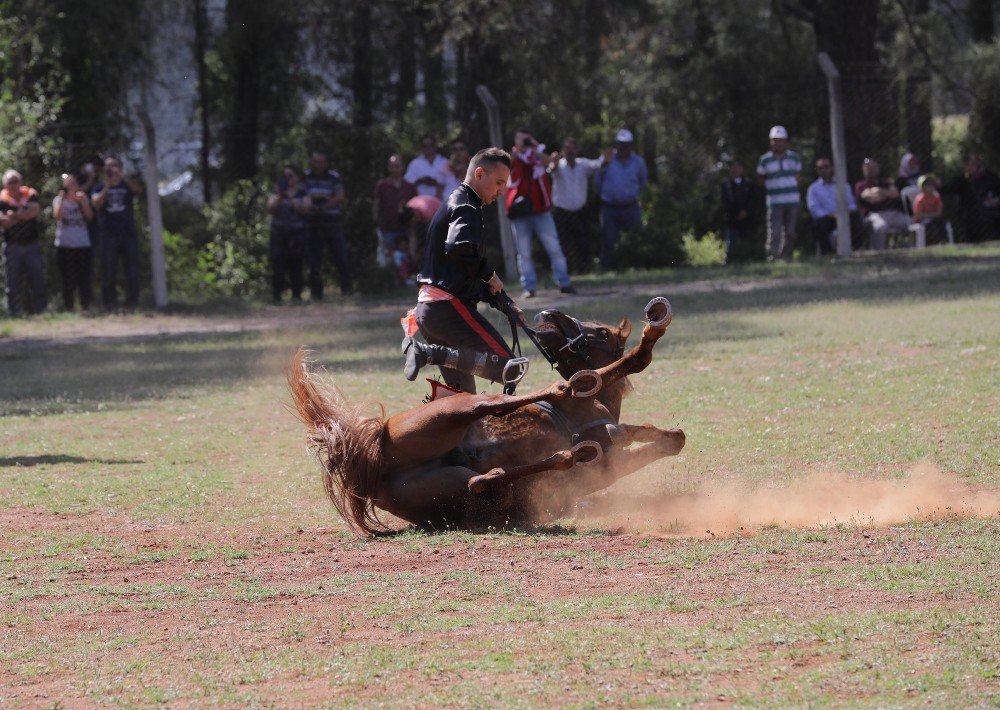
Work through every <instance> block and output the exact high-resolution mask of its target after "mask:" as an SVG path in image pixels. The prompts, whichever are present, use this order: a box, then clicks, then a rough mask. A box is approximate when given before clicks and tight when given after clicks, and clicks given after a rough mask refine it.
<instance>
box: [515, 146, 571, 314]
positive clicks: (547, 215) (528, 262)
mask: <svg viewBox="0 0 1000 710" xmlns="http://www.w3.org/2000/svg"><path fill="white" fill-rule="evenodd" d="M544 151H545V146H544V145H539V144H538V141H536V140H535V137H534V136H532V135H531V131H529V130H528V129H526V128H522V129H520V130H519V131H518V132H517V133H516V134H515V135H514V148H513V150H511V167H510V184H509V185H508V186H507V216H508V217H510V224H511V227H512V228H513V229H514V241H515V242H516V244H517V270H518V271H519V272H520V274H521V286H522V287H524V294H523V296H522V297H523V298H534V297H535V289H536V288H537V277H536V275H535V264H534V262H533V261H532V259H531V235H532V234H537V235H538V239H539V240H540V241H541V242H542V246H543V247H545V251H546V252H547V253H548V255H549V262H550V263H551V264H552V278H553V279H555V282H556V284H558V286H559V290H560V291H561V292H562V293H569V294H573V293H576V289H575V288H573V285H572V284H571V283H570V280H569V268H568V266H567V265H566V257H565V256H564V255H563V251H562V246H561V245H560V244H559V232H558V231H556V223H555V220H554V219H552V179H551V178H550V177H549V173H548V171H547V167H548V163H549V160H548V157H547V156H546V155H545V153H544Z"/></svg>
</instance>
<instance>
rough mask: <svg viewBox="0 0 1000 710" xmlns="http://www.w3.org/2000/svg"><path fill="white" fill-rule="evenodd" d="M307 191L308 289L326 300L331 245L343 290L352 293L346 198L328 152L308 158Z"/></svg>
mask: <svg viewBox="0 0 1000 710" xmlns="http://www.w3.org/2000/svg"><path fill="white" fill-rule="evenodd" d="M302 184H303V186H304V187H305V190H306V204H307V210H306V225H307V227H308V230H309V292H310V294H311V295H312V300H313V301H322V300H323V252H324V251H326V250H327V249H328V248H329V250H330V252H331V253H332V255H333V263H334V264H336V265H337V275H338V276H339V278H340V292H341V293H342V294H344V295H347V294H349V293H350V292H351V263H350V259H349V257H348V254H347V240H346V239H345V238H344V218H343V204H344V201H345V200H346V199H347V195H346V194H345V192H344V182H343V180H341V179H340V173H338V172H337V171H336V170H331V169H330V163H329V161H328V160H327V157H326V153H321V152H319V151H317V152H315V153H313V154H312V156H311V157H310V158H309V169H308V170H306V172H305V179H304V180H303V181H302Z"/></svg>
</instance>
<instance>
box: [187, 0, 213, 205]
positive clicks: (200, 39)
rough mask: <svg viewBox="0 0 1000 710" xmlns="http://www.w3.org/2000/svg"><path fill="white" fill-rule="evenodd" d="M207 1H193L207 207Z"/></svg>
mask: <svg viewBox="0 0 1000 710" xmlns="http://www.w3.org/2000/svg"><path fill="white" fill-rule="evenodd" d="M205 2H206V0H193V3H192V11H193V14H194V60H195V64H196V65H197V67H198V114H199V118H200V119H201V150H200V155H199V163H200V170H201V194H202V199H203V200H204V201H205V204H206V205H210V204H212V174H211V164H210V161H209V158H210V155H211V150H212V132H211V108H210V103H209V102H210V99H209V96H208V65H207V63H206V62H205V55H206V53H207V52H208V43H209V39H208V12H207V8H206V7H205Z"/></svg>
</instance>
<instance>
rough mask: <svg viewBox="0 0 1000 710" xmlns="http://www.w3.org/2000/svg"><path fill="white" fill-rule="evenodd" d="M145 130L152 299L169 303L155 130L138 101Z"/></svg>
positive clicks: (158, 303)
mask: <svg viewBox="0 0 1000 710" xmlns="http://www.w3.org/2000/svg"><path fill="white" fill-rule="evenodd" d="M135 113H136V116H138V117H139V123H141V124H142V132H143V142H142V151H143V163H144V164H143V170H142V174H143V178H144V179H145V181H146V208H147V211H148V212H149V240H150V245H149V259H150V261H151V262H152V264H151V265H152V267H153V268H152V270H153V302H154V303H155V304H156V307H157V308H166V306H167V260H166V257H165V255H164V251H163V213H162V211H161V210H160V187H159V185H160V171H159V169H158V168H157V166H156V131H155V130H154V128H153V122H152V121H151V120H150V119H149V113H148V112H147V111H146V108H145V106H142V105H141V104H136V105H135Z"/></svg>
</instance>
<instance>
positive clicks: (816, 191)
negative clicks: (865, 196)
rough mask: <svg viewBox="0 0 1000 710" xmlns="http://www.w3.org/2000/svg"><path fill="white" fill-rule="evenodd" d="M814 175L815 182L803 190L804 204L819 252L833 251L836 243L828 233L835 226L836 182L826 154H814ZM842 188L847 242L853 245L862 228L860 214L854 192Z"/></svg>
mask: <svg viewBox="0 0 1000 710" xmlns="http://www.w3.org/2000/svg"><path fill="white" fill-rule="evenodd" d="M816 176H817V177H816V182H814V183H812V184H811V185H810V186H809V189H807V190H806V208H807V209H808V210H809V216H810V217H811V218H812V228H813V236H814V237H815V238H816V244H818V245H819V251H820V253H821V254H823V255H827V254H836V253H837V245H836V243H835V242H834V240H833V239H832V237H833V234H834V232H836V230H837V186H836V183H834V181H833V163H832V162H831V161H830V159H829V158H828V157H826V156H822V157H820V158H817V160H816ZM845 192H846V193H847V194H846V195H845V197H846V199H847V209H848V210H849V212H850V220H851V244H852V245H853V246H855V247H857V246H858V243H857V240H858V239H860V238H861V231H862V227H861V218H860V217H859V216H858V205H857V203H856V202H855V201H854V195H852V194H851V192H850V190H845Z"/></svg>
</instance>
